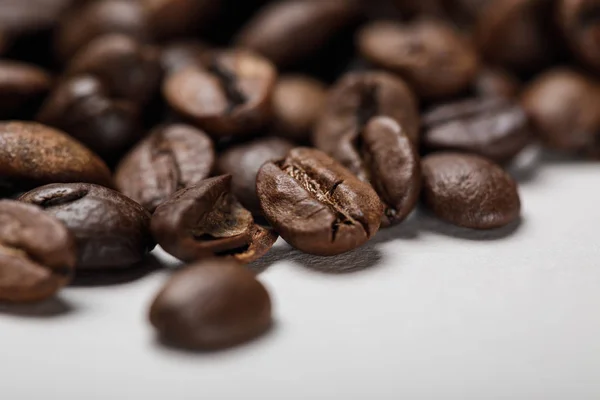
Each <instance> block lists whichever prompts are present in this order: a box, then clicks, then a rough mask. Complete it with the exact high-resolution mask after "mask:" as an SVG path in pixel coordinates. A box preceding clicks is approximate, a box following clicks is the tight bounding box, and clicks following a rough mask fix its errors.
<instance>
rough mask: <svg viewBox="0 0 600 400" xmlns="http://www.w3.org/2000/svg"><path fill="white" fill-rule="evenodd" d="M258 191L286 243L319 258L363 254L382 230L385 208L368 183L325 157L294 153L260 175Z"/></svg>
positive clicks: (309, 151) (307, 151) (309, 152)
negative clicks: (353, 252) (354, 251)
mask: <svg viewBox="0 0 600 400" xmlns="http://www.w3.org/2000/svg"><path fill="white" fill-rule="evenodd" d="M256 189H257V193H258V197H259V199H260V205H261V207H262V210H263V212H264V215H265V217H266V219H267V220H268V221H269V223H270V224H271V225H272V226H273V227H274V228H275V230H276V231H277V232H278V233H279V234H280V235H281V237H283V238H284V239H285V241H286V242H288V243H289V244H291V245H292V246H294V247H296V248H297V249H299V250H301V251H304V252H306V253H309V254H315V255H322V256H328V255H335V254H340V253H343V252H346V251H350V250H352V249H354V248H357V247H359V246H361V245H362V244H364V243H365V242H366V241H367V240H369V239H370V238H371V237H372V236H373V235H375V233H376V232H377V230H378V229H379V224H380V221H381V217H382V214H383V209H382V206H381V202H380V200H379V198H378V197H377V194H376V193H375V191H374V190H373V189H372V188H371V186H370V185H369V184H368V183H365V182H362V181H360V180H359V179H358V178H356V177H355V176H354V175H353V174H352V173H351V172H350V171H348V170H347V169H346V168H344V167H343V166H342V165H340V164H339V163H338V162H337V161H335V160H333V159H332V158H330V157H329V156H327V155H326V154H325V153H323V152H321V151H319V150H316V149H310V148H305V147H299V148H296V149H293V150H292V151H290V152H289V154H288V155H287V156H286V157H285V158H284V159H283V160H280V161H276V162H267V163H266V164H264V165H263V166H262V168H261V169H260V171H259V172H258V177H257V181H256Z"/></svg>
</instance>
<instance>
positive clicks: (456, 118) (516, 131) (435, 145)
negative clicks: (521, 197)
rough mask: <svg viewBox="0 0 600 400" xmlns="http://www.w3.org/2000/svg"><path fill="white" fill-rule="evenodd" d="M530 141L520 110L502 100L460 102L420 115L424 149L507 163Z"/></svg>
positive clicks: (524, 115) (529, 132) (519, 107)
mask: <svg viewBox="0 0 600 400" xmlns="http://www.w3.org/2000/svg"><path fill="white" fill-rule="evenodd" d="M532 141H533V133H532V131H531V129H530V127H529V121H528V119H527V115H526V114H525V111H524V110H523V108H522V107H521V106H520V105H519V104H518V103H516V102H514V101H511V100H508V99H504V98H501V97H488V98H471V99H467V100H459V101H456V102H453V103H447V104H443V105H439V106H436V107H433V108H432V109H431V110H429V111H428V112H426V113H425V114H424V116H423V146H424V147H425V149H427V150H432V151H438V150H455V151H464V152H469V153H475V154H479V155H482V156H484V157H487V158H490V159H492V160H494V161H496V162H506V161H510V160H511V159H512V158H513V157H515V156H516V155H517V154H518V153H520V152H521V150H523V149H524V148H525V147H526V146H527V145H528V144H529V143H531V142H532Z"/></svg>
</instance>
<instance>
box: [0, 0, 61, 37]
mask: <svg viewBox="0 0 600 400" xmlns="http://www.w3.org/2000/svg"><path fill="white" fill-rule="evenodd" d="M71 1H72V0H27V1H21V0H2V1H0V27H2V29H3V30H5V31H6V32H11V33H13V34H15V35H22V34H29V33H32V32H38V31H43V30H47V29H50V28H52V27H53V26H54V25H55V24H56V22H57V21H58V18H59V16H60V15H61V13H62V12H63V11H64V10H65V9H66V8H67V6H68V5H69V3H70V2H71Z"/></svg>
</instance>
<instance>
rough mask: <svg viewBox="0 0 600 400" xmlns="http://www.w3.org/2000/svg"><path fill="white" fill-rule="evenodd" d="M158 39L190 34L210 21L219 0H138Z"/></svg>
mask: <svg viewBox="0 0 600 400" xmlns="http://www.w3.org/2000/svg"><path fill="white" fill-rule="evenodd" d="M139 1H140V3H141V5H142V7H143V8H144V12H145V15H146V17H147V19H148V24H149V28H150V30H151V32H152V35H153V36H154V37H155V38H158V39H164V38H172V37H177V36H179V37H180V36H182V35H185V34H189V35H190V36H192V34H193V33H194V32H195V31H197V30H198V27H200V26H202V25H203V24H204V23H205V22H208V21H210V20H211V19H212V18H213V17H214V14H215V12H216V11H217V10H218V7H219V5H220V3H221V0H139Z"/></svg>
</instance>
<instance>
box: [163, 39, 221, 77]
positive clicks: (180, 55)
mask: <svg viewBox="0 0 600 400" xmlns="http://www.w3.org/2000/svg"><path fill="white" fill-rule="evenodd" d="M210 55H211V50H210V48H209V47H208V45H206V44H204V43H203V42H200V41H198V40H178V41H175V42H171V43H168V44H167V45H166V46H164V47H163V48H162V50H161V52H160V63H161V66H162V69H163V71H164V72H165V74H166V75H167V76H168V75H170V74H172V73H174V72H177V71H179V70H180V69H184V68H185V67H189V66H193V65H199V66H204V65H208V64H209V63H210Z"/></svg>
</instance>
